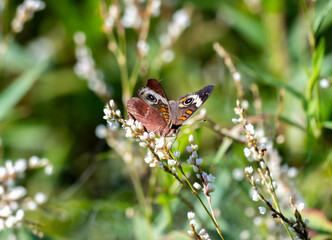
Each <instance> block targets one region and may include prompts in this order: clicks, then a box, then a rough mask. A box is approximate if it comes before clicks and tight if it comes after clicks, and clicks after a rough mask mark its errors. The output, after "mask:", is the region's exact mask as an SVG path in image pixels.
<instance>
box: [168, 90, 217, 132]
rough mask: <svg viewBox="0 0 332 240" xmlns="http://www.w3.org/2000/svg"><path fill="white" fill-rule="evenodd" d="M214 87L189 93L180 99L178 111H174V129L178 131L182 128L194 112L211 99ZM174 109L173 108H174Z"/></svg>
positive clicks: (177, 105) (177, 102) (177, 103)
mask: <svg viewBox="0 0 332 240" xmlns="http://www.w3.org/2000/svg"><path fill="white" fill-rule="evenodd" d="M213 89H214V85H207V86H206V87H204V88H202V89H201V90H198V91H197V92H194V93H189V94H187V95H184V96H182V97H180V98H179V99H178V100H177V101H176V109H175V110H173V109H172V111H173V112H175V113H174V114H173V115H172V116H173V118H172V126H171V128H172V129H178V128H179V127H181V125H182V124H183V122H184V121H186V120H187V119H188V118H190V117H191V115H193V114H194V112H196V111H197V109H199V108H200V107H201V106H202V105H203V103H204V102H205V101H206V100H207V99H208V98H209V97H210V95H211V93H212V91H213ZM172 108H173V107H172Z"/></svg>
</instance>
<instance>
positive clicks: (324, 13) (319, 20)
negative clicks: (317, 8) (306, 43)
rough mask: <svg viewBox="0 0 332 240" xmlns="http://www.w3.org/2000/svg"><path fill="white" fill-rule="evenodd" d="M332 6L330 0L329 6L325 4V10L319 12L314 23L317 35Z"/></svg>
mask: <svg viewBox="0 0 332 240" xmlns="http://www.w3.org/2000/svg"><path fill="white" fill-rule="evenodd" d="M331 8H332V1H329V3H328V4H327V6H324V8H323V10H322V11H321V12H320V13H319V14H317V17H316V19H315V21H314V24H313V31H314V33H315V35H317V34H318V33H319V30H320V28H321V27H322V25H323V22H324V20H325V19H326V16H328V15H327V14H328V13H329V11H330V10H331Z"/></svg>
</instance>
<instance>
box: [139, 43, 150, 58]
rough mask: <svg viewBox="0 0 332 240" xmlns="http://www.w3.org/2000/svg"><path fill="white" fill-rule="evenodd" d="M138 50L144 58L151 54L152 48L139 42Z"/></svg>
mask: <svg viewBox="0 0 332 240" xmlns="http://www.w3.org/2000/svg"><path fill="white" fill-rule="evenodd" d="M137 49H138V51H139V53H140V54H141V55H142V56H145V55H146V54H147V53H148V52H149V49H150V46H149V45H148V44H147V42H145V41H143V40H139V41H138V42H137Z"/></svg>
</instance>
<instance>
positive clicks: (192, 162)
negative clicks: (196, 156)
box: [187, 156, 194, 165]
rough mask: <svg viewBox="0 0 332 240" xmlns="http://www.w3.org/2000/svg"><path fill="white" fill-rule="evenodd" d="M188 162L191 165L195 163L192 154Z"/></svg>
mask: <svg viewBox="0 0 332 240" xmlns="http://www.w3.org/2000/svg"><path fill="white" fill-rule="evenodd" d="M187 163H188V164H189V165H193V164H194V161H193V160H192V158H191V156H190V157H189V159H188V160H187Z"/></svg>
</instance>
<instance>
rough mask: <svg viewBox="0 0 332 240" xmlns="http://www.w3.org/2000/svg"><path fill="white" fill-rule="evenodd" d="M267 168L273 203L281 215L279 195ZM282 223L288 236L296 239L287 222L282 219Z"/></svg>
mask: <svg viewBox="0 0 332 240" xmlns="http://www.w3.org/2000/svg"><path fill="white" fill-rule="evenodd" d="M263 161H264V160H263ZM264 163H265V162H264ZM265 166H266V171H267V173H268V174H267V175H268V178H269V182H270V186H271V189H270V193H271V196H272V199H273V202H274V204H275V206H276V208H277V210H278V212H279V213H281V209H280V206H279V201H278V198H277V195H276V192H275V188H274V186H273V184H272V183H273V181H272V177H271V172H270V169H269V167H268V166H267V165H266V164H265ZM281 223H282V225H283V226H284V227H285V229H286V231H287V233H288V235H289V236H290V238H291V239H294V238H293V235H292V233H291V232H290V231H289V229H288V227H287V225H286V223H285V221H284V220H283V219H282V218H281Z"/></svg>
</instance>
